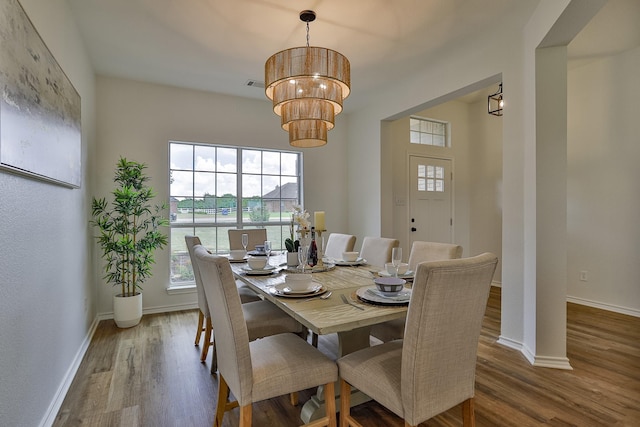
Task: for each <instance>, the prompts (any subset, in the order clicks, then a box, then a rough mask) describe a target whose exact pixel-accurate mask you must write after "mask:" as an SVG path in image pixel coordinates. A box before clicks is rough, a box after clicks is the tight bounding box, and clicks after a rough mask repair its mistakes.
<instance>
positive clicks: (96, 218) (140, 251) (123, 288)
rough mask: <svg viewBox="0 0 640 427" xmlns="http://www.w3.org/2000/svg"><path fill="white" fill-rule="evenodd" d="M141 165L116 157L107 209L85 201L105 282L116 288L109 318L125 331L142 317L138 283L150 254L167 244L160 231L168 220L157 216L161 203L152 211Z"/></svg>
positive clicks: (145, 275)
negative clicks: (99, 254) (88, 204)
mask: <svg viewBox="0 0 640 427" xmlns="http://www.w3.org/2000/svg"><path fill="white" fill-rule="evenodd" d="M146 167H147V166H146V165H145V164H143V163H138V162H134V161H128V160H127V159H125V158H123V157H121V158H120V160H119V161H118V163H117V167H116V172H115V177H114V179H113V181H114V182H115V183H117V184H118V186H117V187H116V188H115V189H114V190H113V191H112V195H113V200H112V201H111V203H110V204H109V203H108V202H107V200H106V199H105V198H104V197H103V198H100V199H97V198H95V197H94V198H93V200H92V202H91V207H92V217H93V220H91V221H90V223H91V224H92V225H93V226H95V227H96V228H97V229H98V231H99V235H98V236H96V239H97V241H98V243H99V245H100V249H101V250H102V258H103V259H105V261H106V264H105V267H104V271H105V272H106V275H105V276H104V279H106V281H107V283H110V284H111V285H113V286H119V287H120V289H119V290H120V293H118V294H116V295H114V298H113V318H114V320H115V322H116V325H118V327H121V328H129V327H132V326H135V325H137V324H138V323H139V322H140V319H141V318H142V292H140V291H141V290H142V286H141V285H142V283H144V281H145V280H146V279H147V278H149V277H151V274H152V271H151V266H152V264H154V263H155V260H154V257H153V254H154V252H155V250H156V249H162V248H164V247H165V246H166V245H167V243H168V237H167V235H166V234H163V233H161V232H160V227H165V226H167V225H168V224H169V221H168V220H167V219H166V218H164V217H163V216H162V215H161V212H162V211H163V210H165V209H166V208H167V205H166V203H163V204H161V205H155V206H152V204H151V200H152V199H153V198H154V197H155V193H154V191H153V189H152V188H151V187H149V186H147V185H146V183H147V181H148V180H149V177H148V176H146V175H145V173H144V170H145V169H146Z"/></svg>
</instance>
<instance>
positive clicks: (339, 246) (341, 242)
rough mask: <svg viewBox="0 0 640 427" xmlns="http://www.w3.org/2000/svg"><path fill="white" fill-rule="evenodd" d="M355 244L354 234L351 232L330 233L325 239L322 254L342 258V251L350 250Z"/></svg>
mask: <svg viewBox="0 0 640 427" xmlns="http://www.w3.org/2000/svg"><path fill="white" fill-rule="evenodd" d="M355 245H356V236H354V235H352V234H342V233H331V234H329V238H328V239H327V245H326V248H325V249H324V255H325V256H326V257H328V258H333V259H342V252H351V251H353V247H354V246H355Z"/></svg>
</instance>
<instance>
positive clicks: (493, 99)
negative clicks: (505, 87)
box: [487, 83, 504, 116]
mask: <svg viewBox="0 0 640 427" xmlns="http://www.w3.org/2000/svg"><path fill="white" fill-rule="evenodd" d="M503 107H504V100H503V99H502V83H500V88H499V89H498V91H497V92H496V93H494V94H493V95H489V97H488V98H487V108H488V109H489V114H493V115H494V116H501V115H502V108H503Z"/></svg>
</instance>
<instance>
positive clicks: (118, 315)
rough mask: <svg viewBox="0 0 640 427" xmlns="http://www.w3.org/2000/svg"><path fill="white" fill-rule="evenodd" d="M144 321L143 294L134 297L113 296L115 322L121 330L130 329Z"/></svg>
mask: <svg viewBox="0 0 640 427" xmlns="http://www.w3.org/2000/svg"><path fill="white" fill-rule="evenodd" d="M140 319H142V292H138V293H137V294H135V295H134V296H132V297H123V296H122V294H118V295H114V296H113V320H114V321H115V322H116V325H117V326H118V327H119V328H130V327H132V326H136V325H137V324H138V323H140Z"/></svg>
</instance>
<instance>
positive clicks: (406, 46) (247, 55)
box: [67, 0, 640, 111]
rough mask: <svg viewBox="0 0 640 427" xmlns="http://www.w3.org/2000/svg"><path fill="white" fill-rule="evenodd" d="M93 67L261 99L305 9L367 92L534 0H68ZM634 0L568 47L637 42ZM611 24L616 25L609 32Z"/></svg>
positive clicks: (593, 50)
mask: <svg viewBox="0 0 640 427" xmlns="http://www.w3.org/2000/svg"><path fill="white" fill-rule="evenodd" d="M67 2H68V4H69V6H70V8H71V10H72V12H73V14H74V16H75V17H76V20H77V22H78V26H79V28H80V32H81V34H82V37H83V39H84V41H85V44H86V47H87V50H88V52H89V55H90V58H91V61H92V63H93V66H94V67H95V70H96V72H97V73H98V74H100V75H107V76H115V77H122V78H127V79H133V80H140V81H147V82H154V83H161V84H167V85H172V86H178V87H185V88H191V89H198V90H205V91H211V92H217V93H223V94H229V95H236V96H243V97H250V98H256V99H266V98H265V95H264V90H263V89H262V88H258V87H255V86H254V87H250V86H247V81H249V80H257V81H259V82H262V81H263V80H264V62H265V60H266V59H267V58H268V57H269V56H271V55H273V54H274V53H276V52H278V51H280V50H284V49H288V48H290V47H295V46H302V45H304V44H306V27H305V24H304V23H303V22H301V21H300V20H299V13H300V11H302V10H304V9H311V10H314V11H315V12H316V14H317V19H316V21H314V22H312V23H311V24H310V32H309V36H310V45H312V46H313V45H315V46H323V47H328V48H330V49H334V50H337V51H338V52H340V53H342V54H344V55H345V56H346V57H347V58H348V59H349V61H350V62H351V81H352V94H351V96H350V97H349V99H348V100H347V101H346V102H345V111H349V110H350V109H354V108H358V107H359V106H362V105H365V103H366V98H367V97H366V94H367V93H370V92H372V91H374V90H375V88H376V87H379V86H380V85H386V84H391V83H392V82H393V80H396V79H398V78H402V75H403V74H405V73H406V74H410V73H411V72H415V70H417V69H420V68H421V67H424V66H426V65H427V64H428V61H430V60H431V59H432V58H433V57H435V56H436V55H438V54H439V53H440V52H443V50H445V49H451V48H452V47H453V46H455V45H456V44H460V43H465V42H468V41H469V40H471V39H473V37H474V35H477V34H479V33H482V32H484V31H487V29H489V28H491V25H495V23H496V22H503V23H504V22H508V23H509V24H510V25H516V26H519V28H520V27H522V26H524V24H525V23H526V21H527V19H528V16H529V15H530V13H531V12H532V10H533V9H534V8H535V5H536V2H534V1H527V2H522V1H516V0H483V1H469V0H422V1H418V0H393V1H388V0H349V1H344V0H308V1H306V0H303V1H301V0H297V1H294V0H108V1H105V0H67ZM638 22H640V1H638V0H611V1H610V2H609V4H607V5H606V6H605V7H604V8H603V9H602V11H601V12H600V14H599V15H598V16H596V18H594V19H593V20H592V22H591V23H590V24H589V26H588V27H587V28H585V30H583V32H582V33H581V34H580V35H579V37H577V38H576V39H574V41H573V42H572V43H571V45H570V55H571V57H573V58H576V59H585V58H586V59H588V58H592V57H593V56H601V55H603V54H607V53H609V52H613V51H616V52H617V51H621V50H625V49H628V48H631V47H635V46H639V45H640V30H639V28H640V26H638V25H637V23H638ZM612 28H616V31H615V33H614V32H613V31H612V30H611V29H612Z"/></svg>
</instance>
